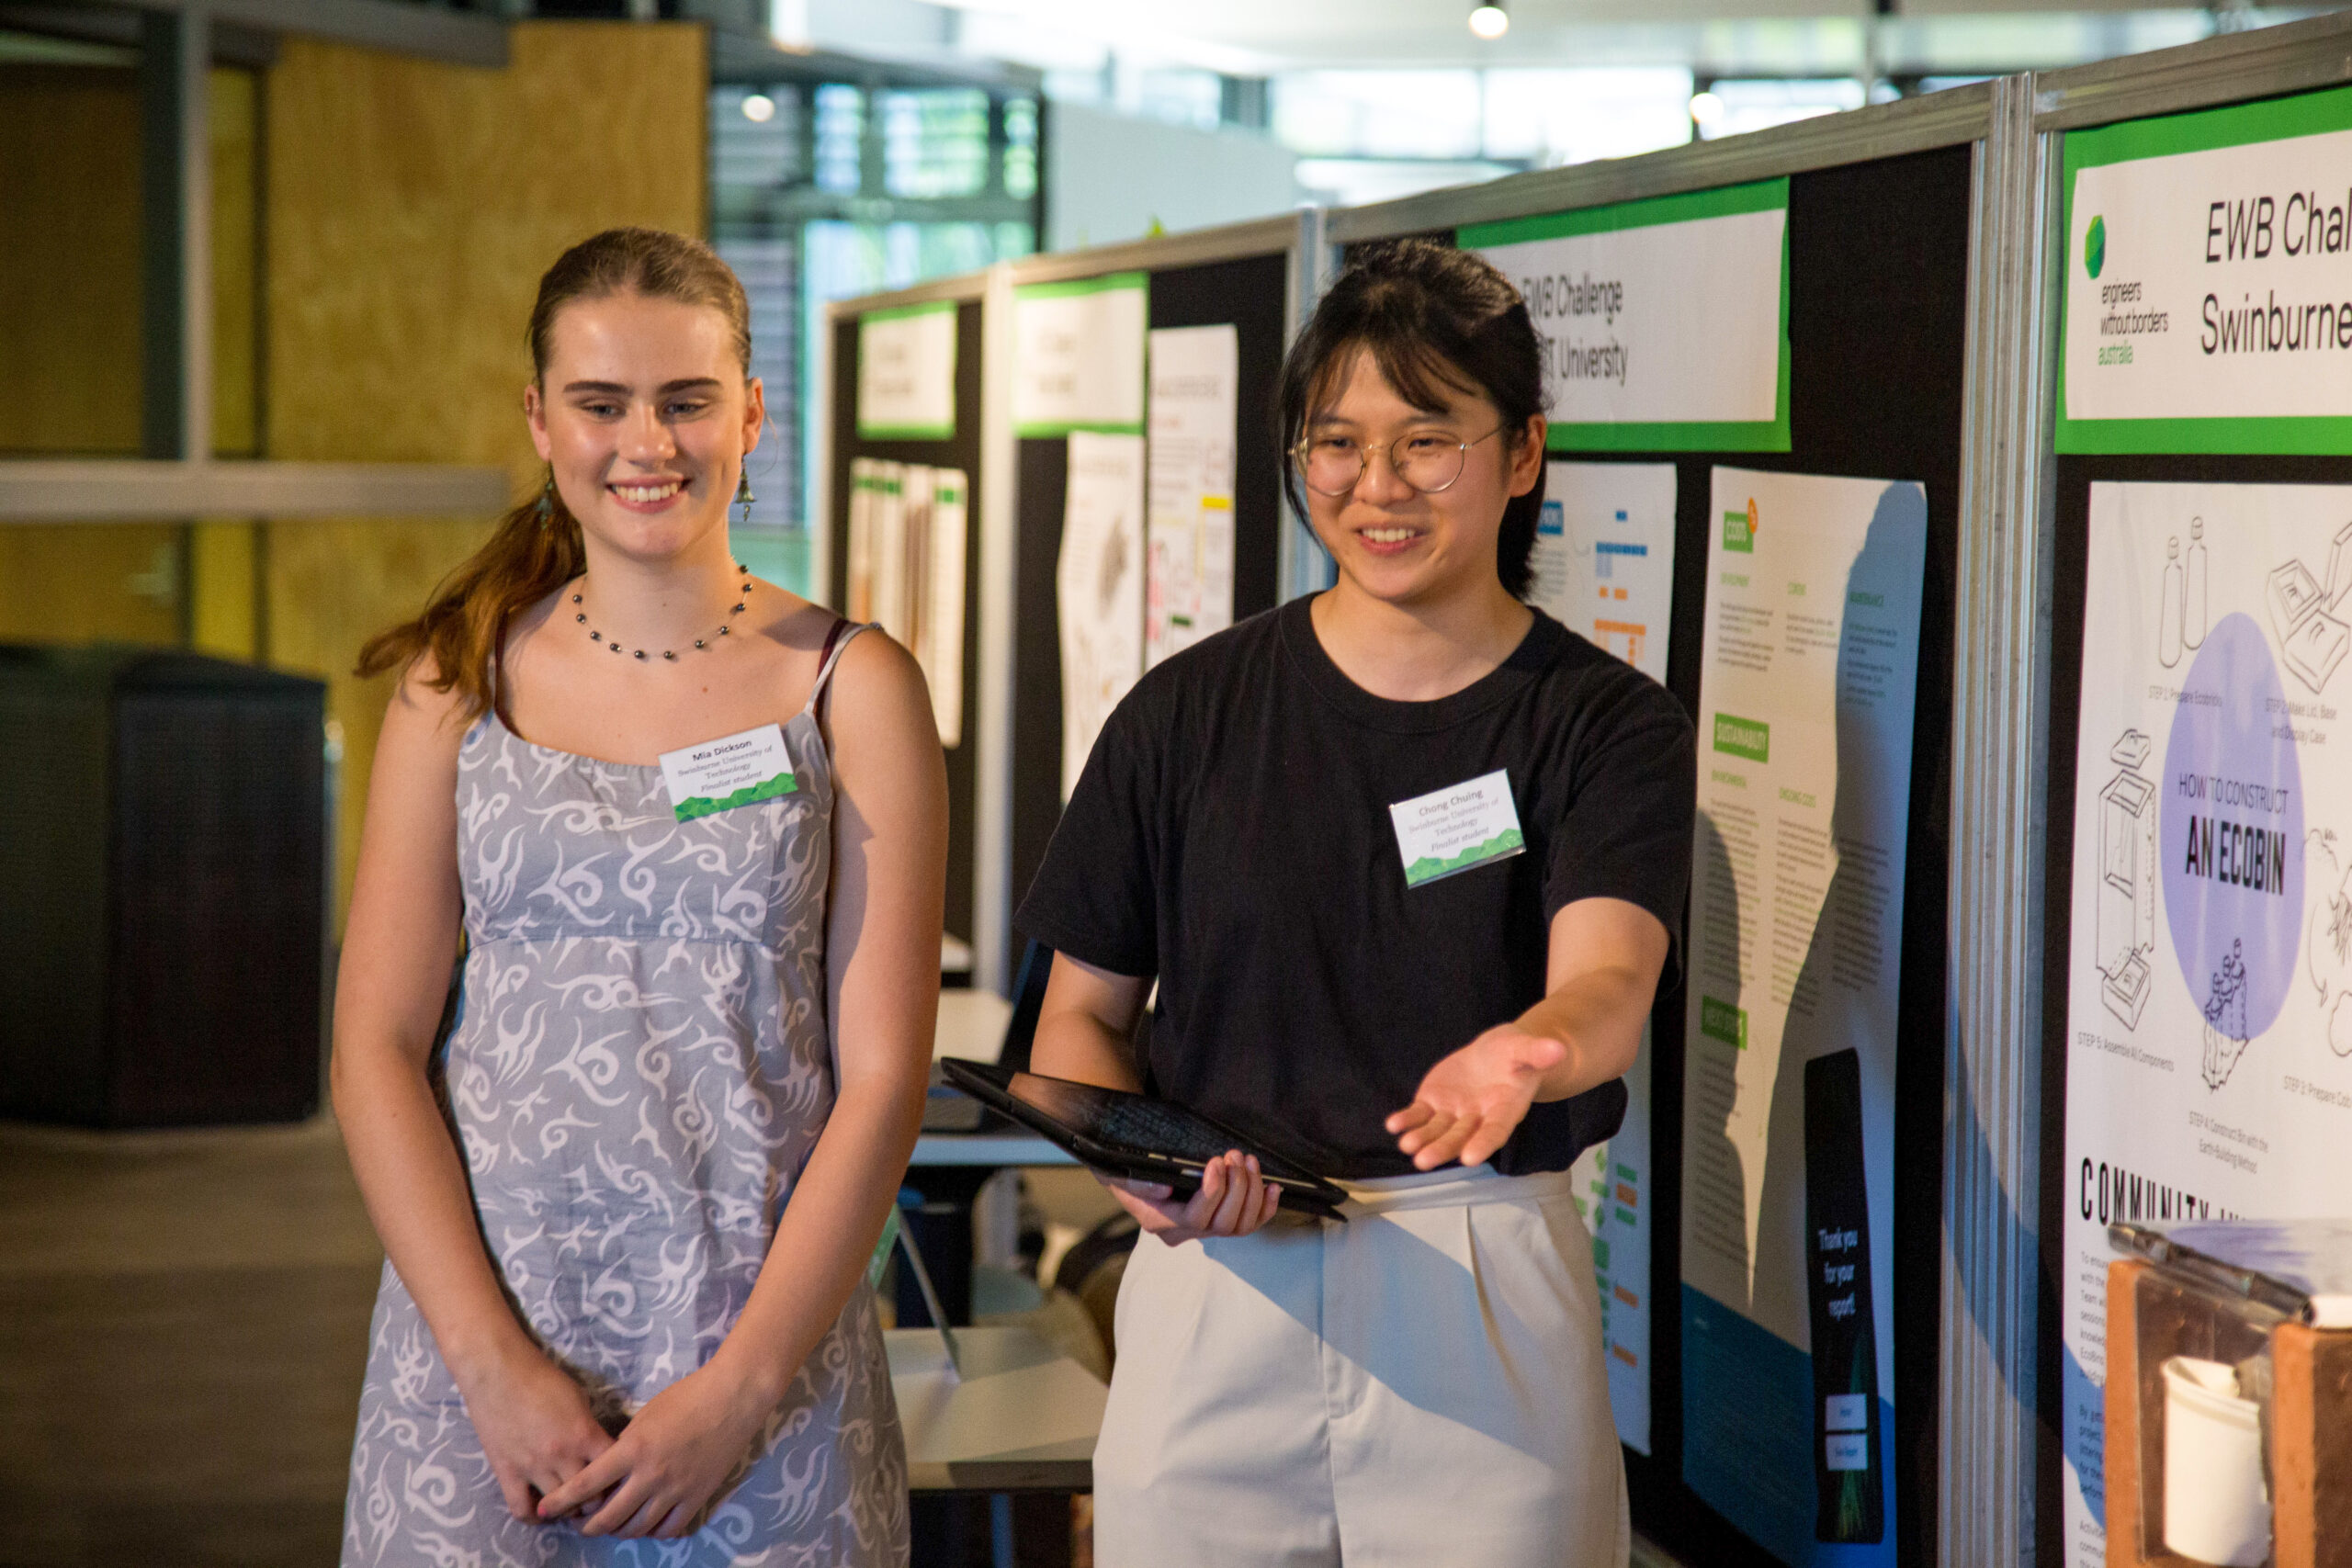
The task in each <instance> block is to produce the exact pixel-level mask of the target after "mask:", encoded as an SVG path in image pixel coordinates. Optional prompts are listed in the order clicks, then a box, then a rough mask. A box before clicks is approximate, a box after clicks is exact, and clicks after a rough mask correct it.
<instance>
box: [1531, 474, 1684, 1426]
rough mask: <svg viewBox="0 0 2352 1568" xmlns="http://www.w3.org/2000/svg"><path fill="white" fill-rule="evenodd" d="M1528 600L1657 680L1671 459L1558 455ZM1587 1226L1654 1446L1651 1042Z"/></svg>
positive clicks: (1586, 1205) (1668, 571)
mask: <svg viewBox="0 0 2352 1568" xmlns="http://www.w3.org/2000/svg"><path fill="white" fill-rule="evenodd" d="M1532 565H1533V566H1534V569H1535V586H1534V588H1533V590H1532V592H1531V594H1530V596H1529V602H1530V603H1532V604H1535V605H1537V606H1539V607H1540V608H1542V609H1543V610H1544V612H1545V613H1546V614H1547V615H1551V616H1552V617H1553V618H1555V620H1558V621H1561V622H1563V623H1565V624H1566V626H1567V627H1568V629H1569V630H1570V631H1573V632H1575V633H1577V635H1578V636H1579V637H1584V638H1585V639H1587V640H1588V641H1589V642H1591V643H1593V644H1595V645H1596V646H1598V647H1600V648H1601V649H1606V650H1607V651H1609V652H1611V653H1612V654H1615V655H1616V656H1617V657H1618V658H1620V659H1622V660H1625V661H1626V662H1627V663H1628V664H1631V665H1632V666H1634V669H1636V670H1639V671H1641V672H1642V673H1643V674H1645V675H1647V676H1648V677H1649V678H1650V679H1652V680H1653V681H1657V682H1660V683H1661V684H1663V683H1664V682H1665V680H1666V648H1667V637H1668V631H1669V629H1670V627H1671V625H1672V621H1673V613H1674V465H1673V464H1671V463H1553V464H1551V465H1549V466H1548V468H1546V470H1545V473H1544V511H1543V513H1542V514H1541V515H1540V517H1539V519H1538V521H1537V524H1536V529H1535V553H1534V556H1533V558H1532ZM1573 1180H1574V1182H1575V1186H1576V1193H1577V1207H1578V1208H1579V1209H1580V1210H1581V1211H1582V1212H1583V1213H1584V1216H1585V1223H1586V1224H1588V1225H1589V1226H1590V1227H1591V1229H1592V1262H1593V1274H1594V1277H1595V1279H1596V1280H1597V1281H1598V1282H1599V1284H1600V1324H1601V1343H1602V1347H1603V1348H1604V1350H1605V1351H1606V1352H1607V1354H1608V1357H1609V1403H1610V1407H1611V1410H1612V1411H1613V1412H1614V1413H1615V1415H1616V1417H1617V1435H1618V1437H1620V1438H1623V1440H1624V1442H1625V1443H1626V1445H1627V1446H1628V1447H1630V1448H1632V1449H1633V1450H1634V1451H1636V1452H1638V1453H1648V1452H1649V1451H1650V1299H1649V1296H1650V1231H1649V1224H1650V1222H1649V1211H1650V1041H1649V1032H1648V1031H1647V1030H1644V1031H1643V1033H1642V1047H1641V1051H1640V1053H1639V1054H1638V1055H1636V1056H1635V1057H1634V1066H1633V1068H1632V1070H1631V1071H1629V1072H1627V1073H1626V1075H1625V1121H1624V1123H1623V1126H1621V1127H1620V1128H1619V1129H1618V1132H1617V1135H1616V1136H1615V1137H1613V1138H1611V1139H1610V1140H1609V1141H1608V1142H1607V1143H1605V1144H1602V1145H1599V1146H1598V1147H1595V1148H1592V1149H1589V1150H1587V1151H1586V1152H1585V1154H1584V1156H1583V1157H1582V1158H1580V1159H1578V1160H1577V1164H1576V1167H1575V1169H1574V1172H1573Z"/></svg>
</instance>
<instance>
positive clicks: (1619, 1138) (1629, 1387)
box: [1569, 1027, 1652, 1454]
mask: <svg viewBox="0 0 2352 1568" xmlns="http://www.w3.org/2000/svg"><path fill="white" fill-rule="evenodd" d="M1650 1103H1651V1102H1650V1032H1649V1030H1648V1028H1647V1027H1645V1028H1644V1029H1643V1030H1642V1044H1641V1049H1640V1050H1639V1051H1637V1052H1635V1053H1634V1065H1633V1066H1631V1067H1629V1068H1627V1069H1626V1071H1625V1120H1624V1121H1623V1123H1621V1124H1620V1125H1619V1127H1618V1129H1617V1132H1616V1135H1615V1136H1613V1137H1611V1139H1610V1140H1609V1141H1608V1142H1607V1143H1605V1144H1599V1145H1594V1146H1593V1147H1591V1148H1589V1149H1587V1150H1585V1152H1584V1153H1583V1154H1582V1155H1580V1156H1577V1163H1576V1164H1575V1165H1574V1166H1572V1167H1570V1168H1569V1178H1570V1179H1571V1180H1572V1181H1573V1182H1574V1183H1575V1191H1576V1198H1577V1213H1580V1214H1582V1215H1583V1216H1584V1223H1585V1225H1586V1228H1588V1229H1589V1230H1590V1231H1591V1232H1592V1278H1593V1283H1594V1284H1595V1285H1596V1286H1598V1287H1599V1288H1600V1348H1601V1352H1602V1354H1604V1355H1605V1356H1607V1357H1608V1366H1609V1409H1610V1413H1611V1415H1613V1416H1615V1417H1616V1418H1617V1437H1618V1438H1619V1440H1620V1441H1622V1442H1623V1443H1624V1445H1625V1446H1626V1447H1627V1448H1629V1449H1632V1450H1634V1452H1635V1453H1642V1454H1645V1453H1648V1452H1650V1451H1651V1450H1650V1207H1651V1198H1652V1194H1651V1190H1650Z"/></svg>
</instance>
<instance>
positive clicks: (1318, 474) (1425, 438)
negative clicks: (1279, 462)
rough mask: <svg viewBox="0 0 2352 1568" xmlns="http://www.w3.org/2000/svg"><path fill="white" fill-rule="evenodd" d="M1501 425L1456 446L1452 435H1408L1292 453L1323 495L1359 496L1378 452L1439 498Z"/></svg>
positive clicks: (1325, 439) (1343, 439)
mask: <svg viewBox="0 0 2352 1568" xmlns="http://www.w3.org/2000/svg"><path fill="white" fill-rule="evenodd" d="M1503 428H1504V427H1503V426H1502V425H1499V424H1498V425H1497V426H1495V428H1494V429H1492V430H1490V431H1488V432H1487V434H1484V435H1480V436H1476V437H1474V438H1472V439H1471V440H1468V441H1456V440H1455V439H1453V432H1451V431H1446V430H1408V431H1407V432H1406V433H1405V434H1402V435H1400V436H1398V437H1397V439H1396V440H1394V441H1383V442H1376V443H1374V444H1373V445H1372V446H1365V445H1363V443H1362V442H1359V441H1356V440H1354V439H1353V438H1351V437H1350V436H1345V435H1325V436H1319V437H1317V439H1315V440H1313V441H1304V442H1301V443H1300V444H1299V445H1298V446H1296V447H1295V448H1294V449H1293V450H1292V452H1291V457H1292V459H1293V460H1294V461H1295V462H1296V463H1297V464H1298V472H1299V477H1300V478H1301V479H1305V480H1306V488H1307V489H1309V490H1311V491H1314V492H1315V493H1316V494H1317V495H1329V496H1341V495H1348V494H1351V493H1352V492H1353V491H1354V490H1355V488H1356V486H1357V485H1358V484H1359V483H1360V482H1362V480H1363V470H1364V465H1366V464H1367V463H1369V462H1371V461H1372V455H1373V454H1374V452H1383V451H1385V452H1386V453H1387V454H1388V467H1389V470H1390V471H1391V472H1393V473H1394V474H1395V475H1396V476H1397V479H1401V480H1403V481H1404V483H1405V484H1407V485H1408V486H1409V487H1411V488H1412V489H1414V490H1417V491H1419V492H1420V493H1421V494H1423V495H1434V494H1436V493H1437V492H1438V491H1442V490H1444V489H1446V488H1447V487H1448V486H1450V485H1452V484H1453V481H1454V480H1456V479H1460V478H1461V477H1462V465H1463V464H1464V462H1465V461H1467V459H1468V457H1469V452H1470V448H1471V447H1473V446H1477V445H1478V443H1479V442H1481V441H1490V440H1492V439H1494V438H1495V437H1496V436H1498V435H1499V434H1502V433H1503Z"/></svg>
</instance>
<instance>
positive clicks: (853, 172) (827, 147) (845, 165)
mask: <svg viewBox="0 0 2352 1568" xmlns="http://www.w3.org/2000/svg"><path fill="white" fill-rule="evenodd" d="M815 97H816V105H815V108H816V112H815V114H814V116H813V117H812V119H813V127H812V129H813V131H814V135H813V137H812V141H813V143H814V156H813V159H812V161H813V162H814V163H815V164H816V166H817V169H816V173H817V188H818V189H819V190H822V191H831V192H832V193H833V194H835V195H837V196H855V195H856V194H857V193H858V190H859V188H860V187H861V186H863V185H864V183H865V94H864V93H862V92H860V91H859V90H858V89H856V88H855V87H851V86H846V85H842V84H841V83H839V82H828V83H826V84H825V85H823V86H821V87H819V88H818V89H817V91H816V95H815Z"/></svg>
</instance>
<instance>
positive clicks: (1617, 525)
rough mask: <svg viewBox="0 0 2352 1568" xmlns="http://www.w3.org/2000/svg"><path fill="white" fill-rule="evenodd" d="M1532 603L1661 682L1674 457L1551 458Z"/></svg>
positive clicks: (1670, 604) (1670, 580) (1670, 595)
mask: <svg viewBox="0 0 2352 1568" xmlns="http://www.w3.org/2000/svg"><path fill="white" fill-rule="evenodd" d="M1532 564H1533V565H1534V568H1535V589H1534V592H1533V594H1532V597H1531V599H1530V603H1532V604H1536V605H1538V606H1540V607H1541V608H1542V609H1543V610H1544V613H1545V614H1547V615H1551V616H1552V617H1553V618H1554V619H1555V620H1557V621H1560V622H1562V623H1563V624H1565V625H1566V626H1567V628H1568V629H1569V630H1570V631H1572V632H1574V633H1576V634H1577V636H1578V637H1583V638H1584V639H1585V640H1586V641H1588V642H1590V643H1592V644H1594V645H1596V646H1597V647H1600V648H1603V649H1607V650H1608V651H1609V652H1611V653H1613V654H1615V655H1616V656H1617V657H1618V658H1620V659H1622V660H1624V661H1625V662H1626V663H1628V664H1630V665H1632V666H1633V667H1634V669H1636V670H1638V671H1641V672H1642V673H1643V674H1645V675H1647V676H1648V677H1649V678H1650V679H1651V680H1653V681H1656V682H1658V683H1659V684H1661V685H1663V684H1665V682H1666V639H1667V631H1668V623H1669V622H1670V620H1671V619H1672V611H1673V608H1674V465H1673V464H1671V463H1554V464H1551V465H1550V466H1549V468H1547V469H1546V470H1545V472H1544V512H1543V514H1542V516H1541V517H1540V518H1539V519H1538V521H1537V523H1536V525H1535V554H1534V558H1533V563H1532Z"/></svg>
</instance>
